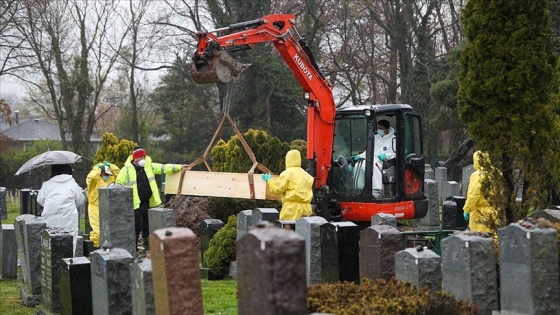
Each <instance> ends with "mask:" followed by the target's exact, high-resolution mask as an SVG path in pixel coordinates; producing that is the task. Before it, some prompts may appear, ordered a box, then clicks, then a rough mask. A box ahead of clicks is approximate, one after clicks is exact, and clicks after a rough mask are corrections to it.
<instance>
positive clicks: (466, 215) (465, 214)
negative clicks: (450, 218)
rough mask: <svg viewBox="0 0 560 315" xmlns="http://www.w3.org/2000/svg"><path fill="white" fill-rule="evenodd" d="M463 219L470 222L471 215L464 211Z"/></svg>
mask: <svg viewBox="0 0 560 315" xmlns="http://www.w3.org/2000/svg"><path fill="white" fill-rule="evenodd" d="M463 218H465V221H469V213H468V212H465V211H463Z"/></svg>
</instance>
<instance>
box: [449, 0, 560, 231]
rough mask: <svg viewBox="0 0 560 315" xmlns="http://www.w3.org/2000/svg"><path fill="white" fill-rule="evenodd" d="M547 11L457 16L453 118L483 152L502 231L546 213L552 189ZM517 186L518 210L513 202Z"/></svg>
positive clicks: (540, 2)
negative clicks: (460, 46)
mask: <svg viewBox="0 0 560 315" xmlns="http://www.w3.org/2000/svg"><path fill="white" fill-rule="evenodd" d="M548 5H549V1H547V0H507V1H504V0H470V1H468V3H467V5H466V7H465V10H464V13H463V22H464V29H465V36H466V39H467V43H466V46H465V49H464V50H463V52H462V68H461V71H460V75H459V92H458V101H459V108H458V110H459V115H460V119H461V120H462V121H463V123H465V124H466V125H467V128H468V134H469V137H470V138H471V139H473V140H474V141H475V142H476V147H477V149H482V150H485V151H488V152H489V153H490V156H491V160H492V163H493V165H494V166H495V167H496V170H497V171H496V172H493V176H491V178H490V180H489V181H488V183H483V185H487V186H488V185H492V186H494V185H497V186H498V187H494V188H490V187H488V188H489V189H487V190H486V191H493V192H500V194H495V196H496V195H497V198H494V199H492V201H491V202H492V203H493V204H494V206H498V207H499V209H501V210H503V211H504V212H503V214H505V219H506V222H505V223H506V224H507V223H511V222H514V221H515V220H516V219H518V218H520V217H524V216H525V215H527V214H528V211H530V210H529V209H532V210H533V209H538V208H541V207H543V206H546V205H547V202H548V200H549V198H550V194H549V192H550V189H549V187H551V185H552V184H557V183H558V175H557V174H558V161H559V156H558V154H559V152H560V151H559V150H558V149H559V147H558V139H559V137H558V126H557V123H558V115H557V113H556V112H554V111H553V108H554V106H553V104H552V102H551V99H552V95H553V93H556V90H557V84H558V81H557V77H556V66H557V56H556V55H555V54H554V50H555V47H554V46H553V41H552V36H551V34H553V33H554V31H552V30H551V28H550V23H549V17H548ZM498 171H499V172H498ZM500 172H501V175H502V176H503V181H500V180H499V179H500V177H501V176H500V175H499V174H500ZM500 183H501V184H502V186H499V184H500ZM521 183H522V184H523V185H521ZM520 187H523V202H522V203H518V202H516V195H517V189H519V188H520ZM500 196H501V197H502V198H501V199H500V198H499V197H500Z"/></svg>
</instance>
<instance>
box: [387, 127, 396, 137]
mask: <svg viewBox="0 0 560 315" xmlns="http://www.w3.org/2000/svg"><path fill="white" fill-rule="evenodd" d="M394 134H395V129H393V127H389V131H387V134H386V135H384V136H387V135H391V136H392V135H394Z"/></svg>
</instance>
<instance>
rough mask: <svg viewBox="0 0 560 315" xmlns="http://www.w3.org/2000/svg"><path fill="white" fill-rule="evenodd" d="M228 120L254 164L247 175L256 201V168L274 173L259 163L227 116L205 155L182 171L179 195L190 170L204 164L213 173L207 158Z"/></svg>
mask: <svg viewBox="0 0 560 315" xmlns="http://www.w3.org/2000/svg"><path fill="white" fill-rule="evenodd" d="M226 119H227V120H228V121H229V122H230V124H231V127H232V128H233V131H234V132H235V134H236V135H237V139H239V141H240V142H241V145H243V148H244V149H245V152H247V155H249V158H250V159H251V162H253V166H252V167H251V169H250V170H249V172H248V174H247V176H248V177H249V191H250V195H251V199H255V183H254V180H253V174H254V172H255V168H258V169H259V170H260V171H261V172H263V173H272V172H271V171H270V170H269V169H268V168H267V167H266V166H264V165H262V164H261V163H259V162H257V159H256V158H255V154H254V153H253V151H252V150H251V148H250V147H249V145H248V144H247V142H246V141H245V138H243V135H242V134H241V132H240V131H239V129H237V126H236V125H235V123H234V122H233V120H232V119H231V117H230V116H229V115H227V114H226V115H224V116H223V117H222V119H221V120H220V124H219V125H218V129H216V132H214V136H213V137H212V140H211V141H210V143H209V144H208V146H207V147H206V150H205V151H204V154H203V155H202V156H201V157H199V158H198V159H196V160H194V162H192V163H190V164H189V167H188V168H186V169H182V170H181V177H180V178H179V185H178V189H177V195H180V194H181V191H182V189H183V178H184V177H185V172H187V171H188V170H190V169H192V168H193V167H195V166H196V165H198V164H200V163H204V165H206V168H207V169H208V171H209V172H212V168H211V167H210V165H209V164H208V162H207V161H206V156H207V155H208V152H210V150H211V149H212V145H214V141H216V137H217V136H218V133H219V132H220V130H221V129H222V127H223V125H224V121H225V120H226Z"/></svg>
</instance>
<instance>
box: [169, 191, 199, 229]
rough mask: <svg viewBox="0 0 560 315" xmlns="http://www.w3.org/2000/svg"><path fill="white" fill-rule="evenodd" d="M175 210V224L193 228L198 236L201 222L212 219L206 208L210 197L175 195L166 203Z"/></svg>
mask: <svg viewBox="0 0 560 315" xmlns="http://www.w3.org/2000/svg"><path fill="white" fill-rule="evenodd" d="M164 207H165V208H168V209H173V210H174V211H175V224H176V225H177V226H178V227H186V228H189V229H191V230H192V231H193V232H194V233H195V234H196V235H197V236H199V235H198V233H199V232H198V231H199V225H200V222H202V221H204V220H206V219H210V216H208V213H207V212H206V209H207V208H208V198H204V197H192V196H182V195H178V196H174V197H172V198H171V199H170V200H169V202H167V203H166V204H165V205H164Z"/></svg>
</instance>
